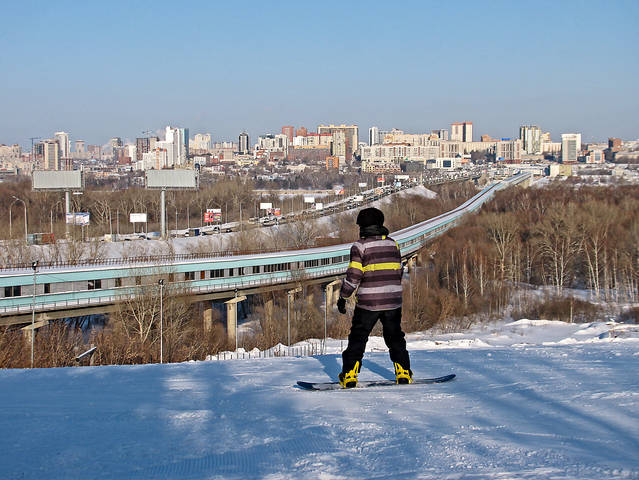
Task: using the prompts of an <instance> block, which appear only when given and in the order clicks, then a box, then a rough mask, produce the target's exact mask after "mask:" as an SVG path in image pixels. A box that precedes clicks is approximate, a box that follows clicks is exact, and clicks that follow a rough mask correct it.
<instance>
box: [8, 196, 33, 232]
mask: <svg viewBox="0 0 639 480" xmlns="http://www.w3.org/2000/svg"><path fill="white" fill-rule="evenodd" d="M11 198H14V199H15V201H17V202H22V205H24V243H25V244H27V243H29V242H28V236H27V204H26V203H25V202H24V200H22V199H20V198H18V197H16V196H15V195H11ZM14 203H15V202H14Z"/></svg>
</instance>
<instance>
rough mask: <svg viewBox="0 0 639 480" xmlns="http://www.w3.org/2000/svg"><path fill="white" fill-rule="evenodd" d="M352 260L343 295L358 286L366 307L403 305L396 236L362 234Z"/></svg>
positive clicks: (362, 305)
mask: <svg viewBox="0 0 639 480" xmlns="http://www.w3.org/2000/svg"><path fill="white" fill-rule="evenodd" d="M350 260H351V261H350V263H349V264H348V270H346V278H345V279H344V281H343V282H342V288H341V290H340V292H339V295H340V297H342V298H348V297H350V296H351V295H352V294H353V293H354V292H355V291H356V290H357V306H358V307H359V308H363V309H364V310H375V311H377V310H394V309H396V308H399V307H401V306H402V264H401V255H400V253H399V247H398V245H397V242H396V241H395V240H393V239H392V238H390V237H387V236H385V235H376V236H372V237H365V238H360V239H359V240H358V241H357V242H355V243H354V244H353V246H352V247H351V259H350Z"/></svg>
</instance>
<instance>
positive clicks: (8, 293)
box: [4, 285, 22, 297]
mask: <svg viewBox="0 0 639 480" xmlns="http://www.w3.org/2000/svg"><path fill="white" fill-rule="evenodd" d="M20 295H22V287H21V286H20V285H13V286H11V287H4V296H5V297H19V296H20Z"/></svg>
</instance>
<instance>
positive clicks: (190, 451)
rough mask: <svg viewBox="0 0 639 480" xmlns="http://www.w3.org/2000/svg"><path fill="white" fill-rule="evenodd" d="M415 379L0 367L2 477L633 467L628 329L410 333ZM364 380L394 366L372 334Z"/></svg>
mask: <svg viewBox="0 0 639 480" xmlns="http://www.w3.org/2000/svg"><path fill="white" fill-rule="evenodd" d="M409 340H410V341H409V348H410V350H411V355H412V362H413V370H414V371H415V373H416V376H420V377H422V376H433V375H439V374H445V373H449V372H454V373H456V374H457V375H458V378H457V379H456V380H455V381H453V382H450V383H447V384H441V385H425V386H414V385H413V386H401V387H399V386H398V387H386V388H370V389H358V390H351V391H334V392H306V391H302V390H299V389H297V388H296V387H295V386H294V385H295V381H296V380H298V379H305V380H317V381H327V380H329V379H333V378H335V376H336V375H337V373H338V372H339V370H340V367H341V359H340V357H339V355H338V353H337V352H338V351H339V348H340V342H339V341H331V342H330V344H329V345H328V351H329V353H328V354H327V355H324V356H315V357H287V358H261V359H260V358H258V359H251V360H248V359H247V360H241V359H240V360H225V361H207V362H190V363H183V364H171V365H141V366H112V367H94V368H60V369H36V370H32V371H30V370H4V371H0V392H1V393H0V430H1V431H2V432H3V434H2V435H1V436H0V452H2V462H0V478H3V479H42V478H48V479H63V478H64V479H69V478H94V479H107V478H114V479H115V478H117V479H129V478H132V479H133V478H134V479H173V478H175V479H178V478H179V479H203V478H206V479H218V478H219V479H222V478H224V479H228V478H231V479H233V478H237V479H247V478H268V479H288V478H291V479H293V478H295V479H298V478H306V479H317V478H320V479H341V478H343V479H353V478H375V479H379V478H388V479H391V478H392V479H397V478H400V479H402V478H406V479H409V478H411V479H412V478H429V479H430V478H432V479H459V478H472V479H506V478H509V479H510V478H513V479H514V478H517V479H522V478H524V479H528V478H555V479H603V478H606V479H610V478H622V479H627V478H628V479H629V478H639V456H638V455H637V452H639V377H638V376H637V374H636V372H635V370H636V365H637V362H638V360H639V348H638V347H639V327H638V326H636V325H620V324H612V323H610V324H606V323H595V324H582V325H576V324H565V323H559V322H546V321H528V320H522V321H519V322H514V323H505V322H501V323H496V324H490V325H488V326H484V327H476V328H474V329H473V330H470V331H468V332H465V333H461V334H440V335H435V336H433V335H431V334H430V333H423V334H413V335H410V337H409ZM369 350H373V351H371V352H369V353H367V355H366V357H365V361H364V369H363V372H362V373H361V375H360V378H365V379H374V378H391V370H390V366H391V365H390V362H389V360H388V358H387V353H385V352H384V351H383V350H384V347H383V342H382V341H381V339H379V338H375V339H371V342H370V343H369Z"/></svg>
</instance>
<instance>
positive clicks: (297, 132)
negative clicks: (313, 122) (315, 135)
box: [295, 127, 308, 137]
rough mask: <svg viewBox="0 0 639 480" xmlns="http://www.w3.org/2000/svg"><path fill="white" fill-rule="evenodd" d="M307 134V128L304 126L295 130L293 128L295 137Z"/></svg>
mask: <svg viewBox="0 0 639 480" xmlns="http://www.w3.org/2000/svg"><path fill="white" fill-rule="evenodd" d="M307 135H308V130H306V128H305V127H300V128H298V129H297V130H295V136H296V137H305V136H307Z"/></svg>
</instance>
